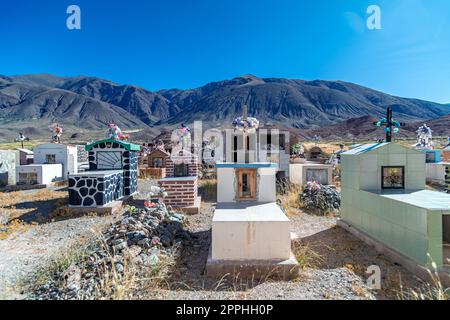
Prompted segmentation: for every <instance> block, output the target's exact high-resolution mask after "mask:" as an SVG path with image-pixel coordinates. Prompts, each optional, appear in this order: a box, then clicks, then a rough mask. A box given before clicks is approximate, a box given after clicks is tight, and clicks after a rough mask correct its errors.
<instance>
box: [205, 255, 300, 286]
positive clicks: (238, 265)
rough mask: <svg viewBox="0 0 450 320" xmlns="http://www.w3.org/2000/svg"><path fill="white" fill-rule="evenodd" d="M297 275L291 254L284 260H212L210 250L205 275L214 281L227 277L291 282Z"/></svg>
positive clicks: (298, 269) (294, 260)
mask: <svg viewBox="0 0 450 320" xmlns="http://www.w3.org/2000/svg"><path fill="white" fill-rule="evenodd" d="M299 273H300V265H299V263H298V261H297V259H296V258H295V256H294V254H293V253H292V252H291V255H290V258H289V259H286V260H276V259H275V260H214V259H212V249H211V248H210V250H209V254H208V261H207V262H206V275H207V276H208V277H209V278H214V279H221V278H223V277H224V276H229V277H232V278H233V279H237V280H246V279H248V280H252V279H254V280H265V279H279V280H292V279H295V278H297V277H298V276H299Z"/></svg>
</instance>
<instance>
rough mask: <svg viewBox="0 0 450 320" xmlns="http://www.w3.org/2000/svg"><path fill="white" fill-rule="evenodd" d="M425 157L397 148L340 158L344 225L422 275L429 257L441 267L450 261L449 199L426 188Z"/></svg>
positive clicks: (384, 146) (371, 147) (370, 148)
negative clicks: (449, 249)
mask: <svg viewBox="0 0 450 320" xmlns="http://www.w3.org/2000/svg"><path fill="white" fill-rule="evenodd" d="M425 157H426V155H425V153H423V152H420V151H417V150H413V149H409V148H407V147H404V146H401V145H400V144H395V143H374V144H366V145H362V146H360V147H358V148H355V149H353V150H350V151H347V152H344V153H342V154H341V164H342V207H341V220H340V221H339V225H340V226H342V227H344V228H346V229H348V230H350V231H351V232H353V233H354V234H355V235H357V236H359V237H360V238H362V239H363V240H365V241H366V242H368V243H370V244H372V245H374V246H375V248H376V249H377V250H379V251H380V252H382V253H385V254H387V255H388V256H389V257H391V258H392V259H393V260H395V261H396V262H398V263H401V264H403V265H404V266H405V267H407V268H408V269H410V270H411V271H412V272H414V273H416V274H418V275H424V272H425V269H424V267H426V266H429V265H430V259H429V257H428V254H429V255H430V257H431V260H432V261H434V262H435V263H436V264H437V266H438V267H440V268H442V267H443V266H444V265H446V264H448V262H447V259H449V258H450V256H449V251H448V246H449V244H450V224H449V219H450V195H447V194H445V193H442V192H437V191H430V190H426V189H425V179H426V171H425ZM425 274H426V272H425Z"/></svg>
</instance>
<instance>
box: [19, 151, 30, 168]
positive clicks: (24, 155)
mask: <svg viewBox="0 0 450 320" xmlns="http://www.w3.org/2000/svg"><path fill="white" fill-rule="evenodd" d="M17 150H18V151H19V159H20V161H19V163H20V165H21V166H25V165H27V164H32V163H33V160H34V152H33V151H31V150H28V149H24V148H18V149H17Z"/></svg>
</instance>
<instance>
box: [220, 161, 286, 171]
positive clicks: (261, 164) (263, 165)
mask: <svg viewBox="0 0 450 320" xmlns="http://www.w3.org/2000/svg"><path fill="white" fill-rule="evenodd" d="M216 167H217V168H244V169H257V168H277V167H278V164H276V163H271V162H253V163H234V162H217V163H216Z"/></svg>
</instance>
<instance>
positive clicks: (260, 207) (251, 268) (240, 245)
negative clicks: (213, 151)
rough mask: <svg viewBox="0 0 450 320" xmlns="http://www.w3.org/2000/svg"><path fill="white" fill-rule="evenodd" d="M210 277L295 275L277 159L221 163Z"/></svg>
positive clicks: (214, 218) (296, 265)
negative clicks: (280, 202)
mask: <svg viewBox="0 0 450 320" xmlns="http://www.w3.org/2000/svg"><path fill="white" fill-rule="evenodd" d="M216 166H217V206H216V209H215V212H214V217H213V221H212V245H211V250H210V255H209V257H208V262H207V273H208V276H213V277H221V276H223V275H226V274H234V275H236V274H239V275H240V276H241V277H252V278H253V277H256V278H260V277H263V278H264V277H265V276H267V275H269V274H270V275H273V276H277V277H281V278H285V279H288V278H293V277H296V276H297V275H298V271H299V269H298V262H297V260H296V259H295V257H294V256H293V254H292V251H291V233H290V221H289V219H288V218H287V216H286V215H285V214H284V212H283V211H282V210H281V208H280V207H279V206H278V205H277V204H276V186H275V183H276V181H275V180H276V178H275V176H276V172H277V165H276V164H273V163H217V164H216Z"/></svg>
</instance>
